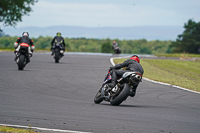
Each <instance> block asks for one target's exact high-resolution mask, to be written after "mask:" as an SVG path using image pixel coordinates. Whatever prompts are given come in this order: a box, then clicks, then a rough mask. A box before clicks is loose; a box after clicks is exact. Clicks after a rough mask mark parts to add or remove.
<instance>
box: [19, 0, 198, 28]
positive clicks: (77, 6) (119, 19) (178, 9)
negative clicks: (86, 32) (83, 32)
mask: <svg viewBox="0 0 200 133" xmlns="http://www.w3.org/2000/svg"><path fill="white" fill-rule="evenodd" d="M32 9H33V12H31V13H29V16H24V17H23V18H22V20H23V21H22V22H18V23H17V26H16V28H19V27H29V26H36V27H48V26H57V25H60V26H63V25H65V26H83V27H134V26H183V25H184V23H186V22H187V21H188V19H193V20H194V21H196V22H199V21H200V14H199V13H200V0H39V2H37V3H36V4H35V5H34V6H32Z"/></svg>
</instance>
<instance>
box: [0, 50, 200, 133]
mask: <svg viewBox="0 0 200 133" xmlns="http://www.w3.org/2000/svg"><path fill="white" fill-rule="evenodd" d="M109 58H111V56H100V55H95V56H92V55H65V57H64V58H63V59H61V61H60V63H59V64H55V63H54V60H53V58H52V57H51V56H50V55H47V54H37V53H35V54H34V56H33V57H32V59H31V63H30V64H28V65H27V66H26V68H25V70H24V71H18V69H17V65H16V64H15V62H14V61H13V59H14V54H13V53H0V124H13V125H24V126H28V125H31V126H33V127H42V128H51V129H52V128H53V129H62V130H75V131H83V132H94V133H131V132H133V133H199V132H200V95H199V94H195V93H191V92H187V91H184V90H179V89H176V88H172V87H169V86H163V85H158V84H155V83H150V82H148V81H143V82H142V83H141V84H140V85H139V87H138V90H137V94H136V96H135V97H134V98H131V97H129V98H128V99H127V100H126V101H125V102H123V103H122V104H121V106H118V107H115V106H111V105H110V104H109V103H107V102H102V103H101V104H99V105H98V104H94V102H93V98H94V96H95V94H96V92H97V91H98V89H99V88H100V86H101V83H102V81H103V79H104V76H105V74H106V72H107V70H108V68H109V67H110V66H111V64H110V62H109Z"/></svg>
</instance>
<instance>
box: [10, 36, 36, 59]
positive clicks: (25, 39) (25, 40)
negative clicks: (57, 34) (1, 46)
mask: <svg viewBox="0 0 200 133" xmlns="http://www.w3.org/2000/svg"><path fill="white" fill-rule="evenodd" d="M18 44H19V45H18ZM29 45H31V48H30V47H29ZM14 47H15V51H14V53H15V55H16V56H15V59H14V61H16V60H17V58H18V57H19V56H18V53H19V50H20V48H21V47H26V48H27V49H28V54H29V58H28V62H30V57H32V54H33V51H34V49H35V46H34V45H33V40H32V39H30V38H29V34H28V32H23V33H22V37H19V38H18V39H17V41H16V42H15V43H14Z"/></svg>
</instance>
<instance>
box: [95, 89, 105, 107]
mask: <svg viewBox="0 0 200 133" xmlns="http://www.w3.org/2000/svg"><path fill="white" fill-rule="evenodd" d="M102 101H103V98H102V97H101V90H99V91H98V92H97V94H96V95H95V97H94V103H96V104H99V103H101V102H102Z"/></svg>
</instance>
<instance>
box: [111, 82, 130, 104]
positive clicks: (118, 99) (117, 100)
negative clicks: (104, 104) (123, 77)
mask: <svg viewBox="0 0 200 133" xmlns="http://www.w3.org/2000/svg"><path fill="white" fill-rule="evenodd" d="M130 89H131V87H130V85H128V84H125V85H124V88H123V89H122V91H120V92H119V93H117V94H116V95H114V96H112V97H111V99H110V104H111V105H113V106H118V105H120V104H121V103H122V102H123V101H124V100H126V98H127V97H128V96H129V93H130Z"/></svg>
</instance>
